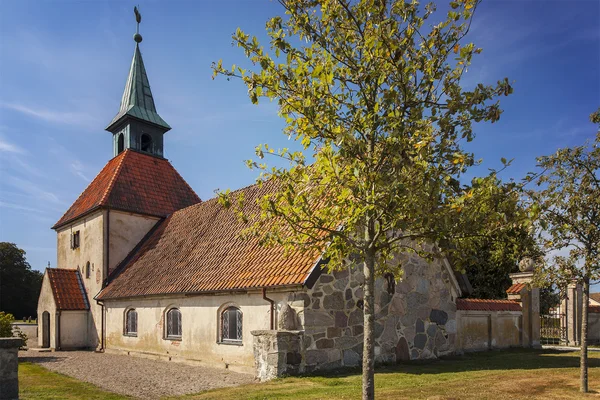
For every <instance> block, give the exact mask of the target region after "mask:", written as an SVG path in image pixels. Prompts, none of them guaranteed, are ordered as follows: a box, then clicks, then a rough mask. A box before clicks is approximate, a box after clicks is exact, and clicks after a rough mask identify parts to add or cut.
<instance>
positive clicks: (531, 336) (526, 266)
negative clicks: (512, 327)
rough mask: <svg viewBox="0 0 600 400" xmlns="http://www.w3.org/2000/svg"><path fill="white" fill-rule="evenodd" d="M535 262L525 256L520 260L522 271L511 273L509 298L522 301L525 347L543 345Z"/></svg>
mask: <svg viewBox="0 0 600 400" xmlns="http://www.w3.org/2000/svg"><path fill="white" fill-rule="evenodd" d="M533 267H534V262H533V260H532V259H531V258H524V259H522V260H521V262H519V270H520V272H516V273H514V274H510V275H509V276H510V278H511V279H512V283H513V284H512V286H511V287H510V288H509V289H508V291H507V292H508V298H509V299H510V300H515V301H518V302H519V303H521V308H522V310H523V323H522V326H521V331H522V334H523V336H522V337H523V347H541V344H540V328H541V326H540V289H539V288H536V287H532V286H531V284H532V281H533Z"/></svg>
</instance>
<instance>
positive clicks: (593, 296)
mask: <svg viewBox="0 0 600 400" xmlns="http://www.w3.org/2000/svg"><path fill="white" fill-rule="evenodd" d="M590 300H594V301H597V302H598V303H600V293H590Z"/></svg>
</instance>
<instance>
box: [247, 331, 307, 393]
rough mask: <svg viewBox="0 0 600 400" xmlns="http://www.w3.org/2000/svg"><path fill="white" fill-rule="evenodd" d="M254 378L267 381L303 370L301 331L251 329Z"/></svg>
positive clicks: (302, 338)
mask: <svg viewBox="0 0 600 400" xmlns="http://www.w3.org/2000/svg"><path fill="white" fill-rule="evenodd" d="M251 333H252V336H253V337H254V342H253V346H254V363H255V371H256V378H257V379H258V380H260V381H261V382H262V381H267V380H270V379H273V378H277V377H281V376H284V375H297V374H300V373H303V372H304V333H303V332H302V331H275V330H273V331H271V330H261V331H252V332H251Z"/></svg>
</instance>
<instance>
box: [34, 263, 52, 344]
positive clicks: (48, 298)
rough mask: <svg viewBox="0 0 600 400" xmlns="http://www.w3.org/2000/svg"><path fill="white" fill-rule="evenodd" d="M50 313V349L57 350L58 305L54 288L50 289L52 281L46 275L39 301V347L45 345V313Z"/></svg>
mask: <svg viewBox="0 0 600 400" xmlns="http://www.w3.org/2000/svg"><path fill="white" fill-rule="evenodd" d="M44 312H48V313H49V314H50V318H49V327H48V329H50V348H51V349H55V348H56V337H57V335H56V304H55V302H54V295H53V294H52V287H50V279H49V278H48V274H46V273H44V279H43V281H42V288H41V290H40V297H39V299H38V308H37V315H38V344H37V346H38V347H40V348H41V347H43V345H44V329H46V327H45V326H44V324H45V323H46V322H45V321H44V319H43V317H42V316H43V313H44Z"/></svg>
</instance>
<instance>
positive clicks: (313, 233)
mask: <svg viewBox="0 0 600 400" xmlns="http://www.w3.org/2000/svg"><path fill="white" fill-rule="evenodd" d="M280 4H281V5H282V6H283V8H284V9H285V12H286V15H287V17H285V18H282V17H279V16H277V17H274V18H272V19H270V20H269V21H268V22H267V24H266V29H267V34H268V36H269V38H270V50H271V52H272V53H271V54H269V53H268V52H267V51H266V50H265V49H264V48H263V47H262V46H261V45H260V43H259V41H258V39H257V38H256V37H251V36H250V35H248V34H246V33H244V32H243V31H242V30H240V29H238V30H237V32H236V33H235V34H234V35H233V41H234V43H235V44H236V45H237V46H238V47H240V48H242V49H243V51H244V53H245V54H246V56H247V57H248V58H249V59H250V61H251V62H252V63H253V65H254V67H253V68H252V69H251V70H245V69H243V68H241V67H236V66H235V65H234V66H233V67H232V68H231V69H226V68H224V67H223V66H222V62H221V61H219V62H218V63H215V64H214V65H213V69H214V73H215V75H225V76H226V77H227V78H228V79H229V78H231V77H237V78H240V79H242V80H243V82H244V83H245V84H246V86H247V87H248V95H249V97H250V99H251V100H252V102H253V103H257V102H258V101H259V99H260V98H268V99H271V100H277V102H278V104H279V114H280V116H281V117H282V118H284V119H285V121H286V127H285V128H284V134H285V135H287V136H288V137H290V138H293V139H294V140H297V141H299V142H300V144H301V145H302V146H303V151H292V150H290V149H280V150H275V149H273V148H271V147H269V146H268V145H264V146H259V147H258V148H257V149H256V152H257V155H258V157H259V158H263V157H264V155H265V154H271V155H274V156H277V157H279V158H280V159H283V160H285V161H286V162H287V163H288V164H287V165H286V166H285V167H274V168H269V167H268V166H267V165H266V164H264V163H259V162H255V161H248V165H249V167H251V168H256V169H259V170H260V171H261V174H260V177H259V179H258V182H259V184H260V182H264V181H266V180H269V179H276V180H277V181H278V188H279V189H278V190H277V192H276V193H274V194H269V195H266V196H265V197H264V198H262V199H260V201H259V203H260V205H261V209H262V212H261V214H260V215H258V216H255V217H256V218H255V219H251V221H252V222H253V223H252V228H251V229H250V231H251V232H252V233H254V234H257V235H261V236H262V237H263V239H264V241H265V242H266V243H273V242H275V243H279V244H282V245H284V246H285V247H286V248H287V249H289V250H304V251H323V249H325V254H324V256H325V257H327V258H328V259H329V260H330V261H329V266H330V268H342V267H343V266H344V265H345V262H346V260H347V256H348V255H350V254H354V255H355V259H356V260H358V262H360V263H362V264H363V273H364V275H365V285H364V332H365V333H364V346H363V348H364V350H363V398H366V399H372V398H373V397H374V338H373V325H374V293H373V291H374V279H375V276H376V275H377V274H381V273H383V272H386V271H389V269H390V268H391V267H390V266H389V263H387V261H388V260H389V259H390V257H391V255H392V254H393V253H395V252H397V251H412V252H417V253H418V254H421V255H423V256H425V257H429V258H432V257H440V256H442V255H443V254H448V253H453V254H454V260H455V263H456V264H457V265H458V267H459V268H462V267H464V265H465V264H464V263H463V258H464V254H462V252H461V251H457V249H461V248H465V247H464V246H462V245H461V241H462V240H463V239H467V238H470V237H471V236H472V235H480V234H481V232H483V231H484V229H483V226H488V227H490V229H494V228H497V227H499V226H501V225H502V224H504V223H505V222H504V219H503V218H502V214H503V213H502V211H501V210H497V207H496V205H498V204H500V205H503V204H504V203H503V202H504V200H506V202H507V203H510V202H512V201H513V197H512V196H508V199H505V198H504V197H502V195H503V194H504V192H503V191H502V190H496V185H495V183H496V176H495V174H493V173H492V175H491V176H488V177H486V178H477V179H475V180H473V182H472V184H471V185H469V186H468V187H467V186H461V184H460V183H459V179H460V176H461V174H463V173H464V172H465V171H466V170H467V168H468V167H470V166H472V165H474V164H476V163H477V161H475V159H474V156H473V154H471V153H468V152H467V151H465V150H464V149H463V147H462V144H463V143H464V142H469V141H471V140H473V138H474V136H475V135H474V133H473V127H472V124H473V122H481V121H490V122H495V121H497V120H498V119H499V117H500V114H501V110H500V108H499V104H498V103H497V102H493V101H494V99H495V98H496V97H498V96H501V95H508V94H510V93H511V92H512V88H511V86H510V84H509V82H508V80H507V79H504V80H502V81H499V82H498V84H497V85H495V86H486V85H483V84H478V85H477V86H475V87H474V88H473V89H472V90H464V89H462V88H461V86H460V80H461V77H462V76H463V73H464V72H465V70H466V68H467V67H468V66H469V64H470V63H471V59H472V57H473V55H475V54H477V53H479V52H480V51H481V49H479V48H476V47H475V45H474V44H473V43H464V37H465V35H466V34H467V32H468V30H469V26H470V22H471V19H472V17H473V13H474V11H475V9H476V7H477V5H478V1H477V0H458V1H452V2H451V3H450V11H449V12H448V13H447V15H446V17H445V19H443V20H442V21H441V22H439V23H436V24H435V25H433V26H429V25H428V24H430V22H431V21H432V20H433V18H431V17H432V15H433V14H434V12H435V9H436V7H435V5H433V4H428V5H426V6H421V5H420V4H418V2H416V1H413V2H405V1H404V0H402V1H400V0H389V1H386V0H379V1H375V0H361V1H350V0H322V1H315V0H280ZM307 155H308V156H311V162H308V161H307ZM503 161H504V162H506V160H503ZM503 199H504V200H503ZM221 200H222V203H223V204H225V205H231V204H236V202H241V201H243V199H242V198H237V199H232V198H230V196H229V195H228V192H225V193H222V194H221ZM500 208H502V207H500ZM242 217H244V218H248V219H249V220H250V218H249V216H242ZM432 243H433V244H435V245H436V246H431V244H432ZM449 243H452V246H450V245H448V244H449ZM469 254H470V253H469ZM392 272H393V271H392ZM396 272H397V271H396Z"/></svg>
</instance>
